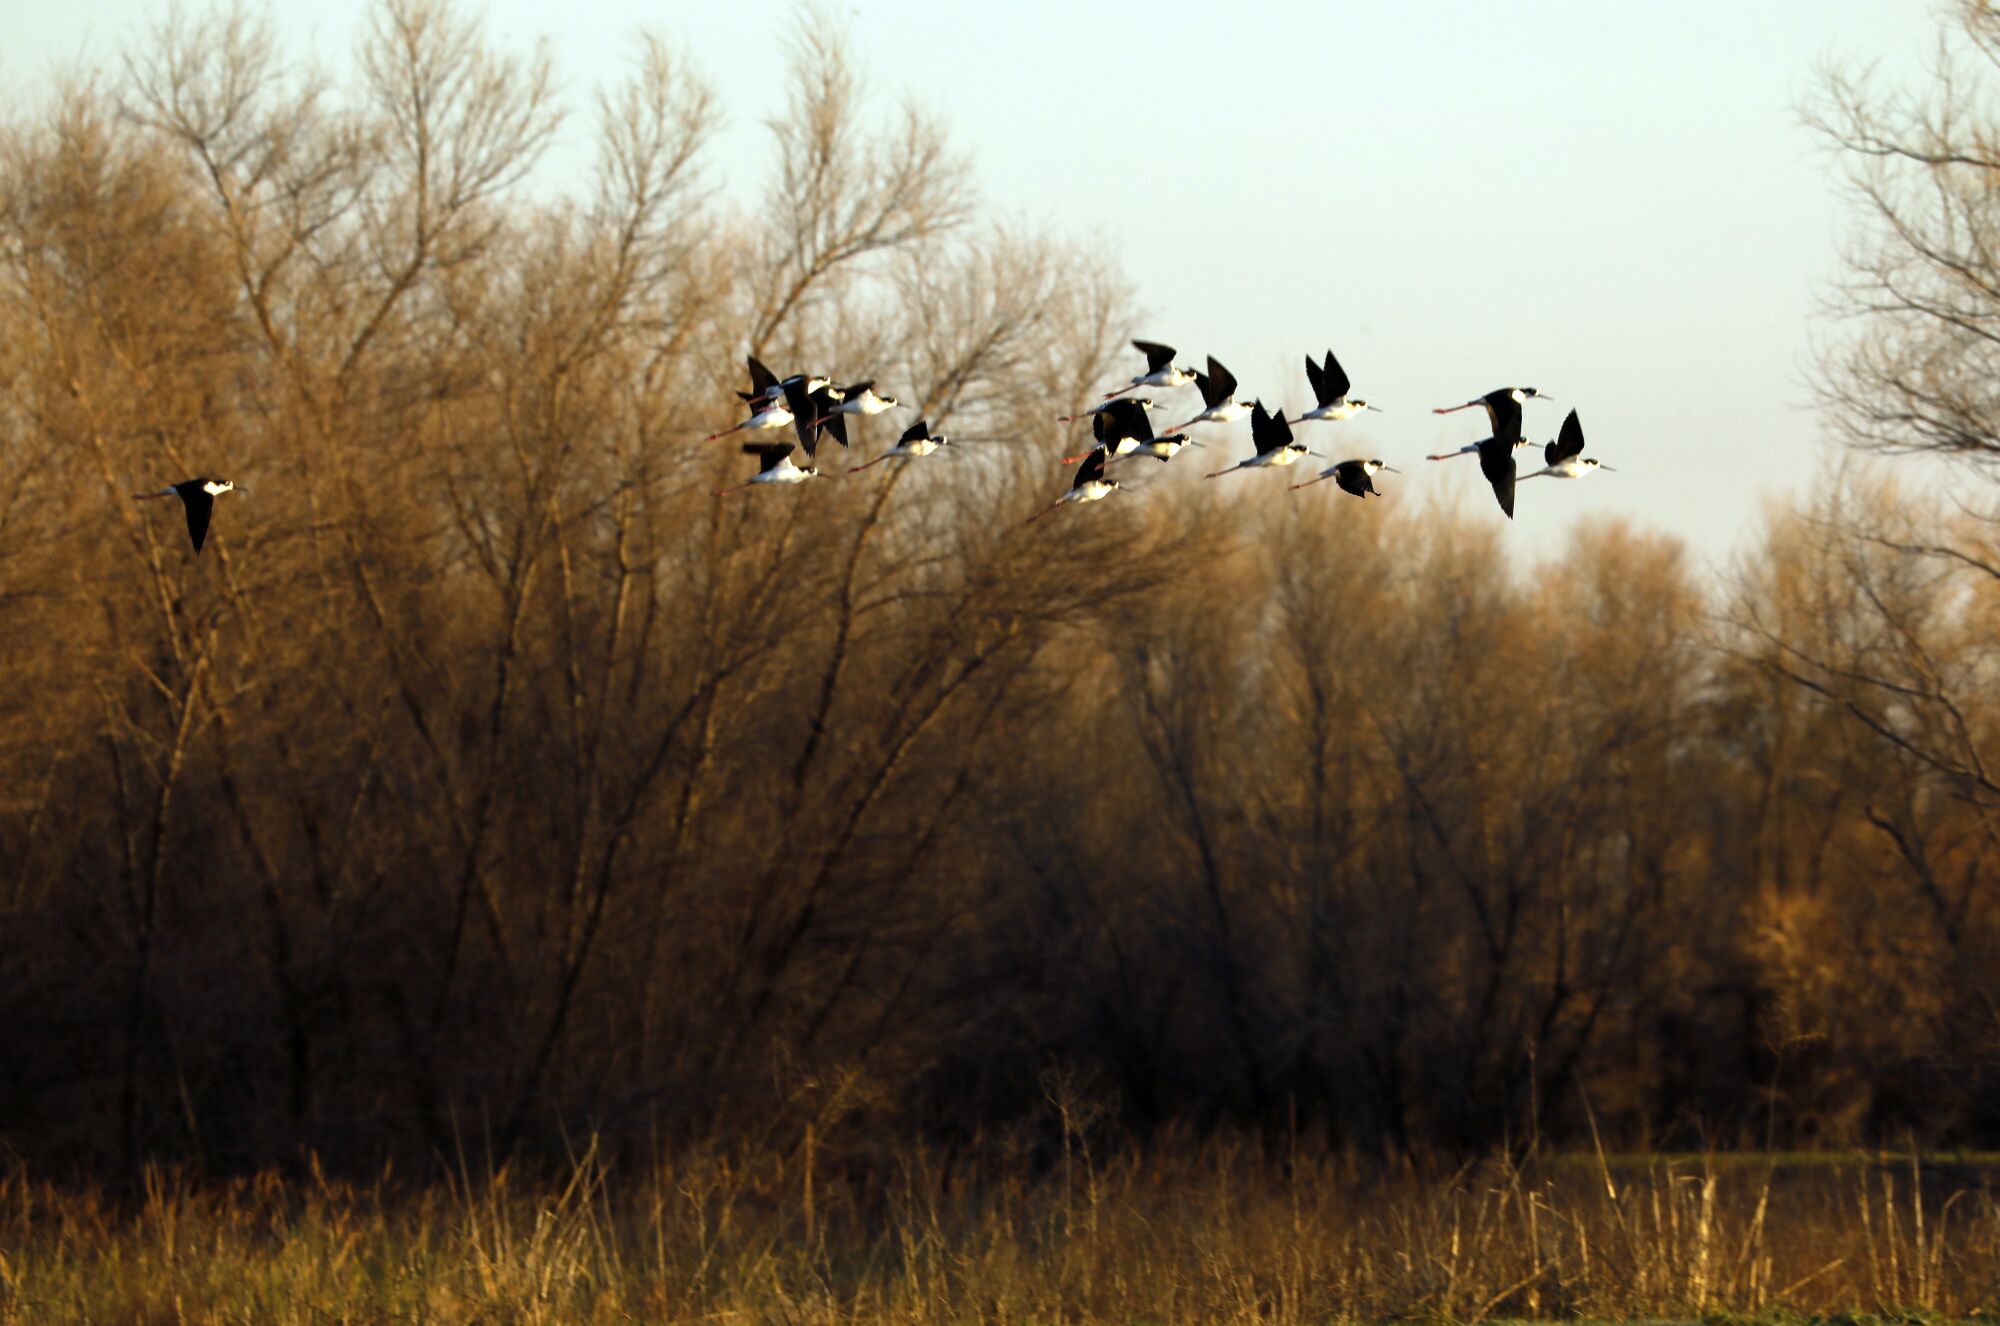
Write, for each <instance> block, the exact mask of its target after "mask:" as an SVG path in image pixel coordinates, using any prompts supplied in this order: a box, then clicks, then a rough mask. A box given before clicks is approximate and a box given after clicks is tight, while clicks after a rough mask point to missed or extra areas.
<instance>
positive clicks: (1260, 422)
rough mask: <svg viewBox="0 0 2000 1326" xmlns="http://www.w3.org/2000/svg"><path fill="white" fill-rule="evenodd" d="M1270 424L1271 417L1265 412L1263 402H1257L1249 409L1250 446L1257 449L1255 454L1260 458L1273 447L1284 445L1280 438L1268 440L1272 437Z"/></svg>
mask: <svg viewBox="0 0 2000 1326" xmlns="http://www.w3.org/2000/svg"><path fill="white" fill-rule="evenodd" d="M1271 423H1272V420H1271V415H1270V412H1269V411H1267V410H1265V408H1264V402H1262V401H1258V402H1257V403H1256V404H1254V405H1252V406H1251V407H1250V445H1252V446H1254V447H1255V448H1257V454H1258V455H1260V456H1261V455H1263V454H1264V453H1265V452H1267V451H1269V450H1271V449H1272V448H1273V447H1279V446H1283V445H1284V440H1283V439H1282V438H1281V439H1278V440H1277V441H1272V440H1270V439H1271V438H1272V436H1273V430H1272V427H1271Z"/></svg>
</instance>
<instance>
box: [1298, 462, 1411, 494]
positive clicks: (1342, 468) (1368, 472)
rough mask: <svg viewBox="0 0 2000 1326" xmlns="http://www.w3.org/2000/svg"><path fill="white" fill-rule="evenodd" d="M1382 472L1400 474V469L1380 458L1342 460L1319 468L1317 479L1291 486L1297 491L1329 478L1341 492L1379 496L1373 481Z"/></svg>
mask: <svg viewBox="0 0 2000 1326" xmlns="http://www.w3.org/2000/svg"><path fill="white" fill-rule="evenodd" d="M1384 473H1386V474H1401V473H1402V471H1401V470H1399V469H1397V468H1396V467H1395V466H1393V465H1391V464H1389V463H1388V462H1387V461H1382V460H1344V461H1341V462H1340V463H1339V464H1338V465H1329V466H1327V467H1326V468H1325V469H1323V470H1321V471H1320V472H1319V477H1318V478H1317V479H1307V480H1306V481H1305V482H1304V483H1295V484H1293V485H1292V488H1293V490H1294V491H1297V490H1298V489H1300V488H1310V487H1312V486H1313V485H1314V484H1316V483H1324V482H1325V481H1326V480H1328V479H1331V480H1333V482H1334V484H1335V486H1336V487H1338V488H1339V489H1340V490H1341V491H1342V492H1344V493H1353V494H1354V495H1355V496H1356V497H1359V498H1362V499H1364V500H1365V499H1367V498H1370V497H1380V496H1381V495H1382V494H1380V493H1378V492H1376V491H1375V482H1374V481H1375V476H1376V475H1377V474H1384Z"/></svg>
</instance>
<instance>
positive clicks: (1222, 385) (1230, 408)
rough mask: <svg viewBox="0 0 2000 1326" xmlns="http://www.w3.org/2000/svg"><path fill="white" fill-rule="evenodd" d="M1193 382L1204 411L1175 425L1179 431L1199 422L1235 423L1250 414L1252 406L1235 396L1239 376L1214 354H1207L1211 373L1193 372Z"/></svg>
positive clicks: (1175, 428)
mask: <svg viewBox="0 0 2000 1326" xmlns="http://www.w3.org/2000/svg"><path fill="white" fill-rule="evenodd" d="M1194 385H1195V390H1197V391H1199V392H1200V393H1201V403H1202V407H1203V408H1202V412H1201V413H1200V414H1198V415H1196V416H1195V417H1194V418H1192V419H1190V420H1188V421H1187V422H1186V423H1184V424H1175V425H1174V430H1175V431H1176V432H1178V431H1180V430H1181V429H1183V428H1193V427H1194V426H1195V425H1196V424H1233V423H1235V422H1236V421H1237V420H1238V419H1241V418H1242V417H1243V416H1244V415H1246V414H1248V413H1250V407H1249V406H1247V405H1245V404H1244V403H1243V402H1242V401H1239V400H1237V399H1236V375H1235V374H1234V373H1231V372H1230V371H1229V370H1228V369H1226V368H1224V367H1223V366H1222V365H1221V364H1219V363H1217V362H1216V360H1215V356H1214V355H1210V356H1209V357H1208V372H1206V373H1200V372H1198V373H1196V374H1195V375H1194Z"/></svg>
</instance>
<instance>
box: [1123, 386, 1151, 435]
mask: <svg viewBox="0 0 2000 1326" xmlns="http://www.w3.org/2000/svg"><path fill="white" fill-rule="evenodd" d="M1119 404H1121V405H1128V404H1129V406H1130V408H1129V409H1126V410H1125V411H1123V412H1122V417H1121V418H1120V419H1119V420H1118V427H1119V429H1120V436H1123V437H1129V438H1132V439H1134V440H1136V441H1139V442H1150V441H1152V440H1153V416H1152V415H1151V414H1149V413H1147V411H1146V407H1145V406H1143V405H1141V404H1139V402H1137V401H1135V400H1133V399H1132V398H1131V397H1129V396H1128V397H1126V398H1125V399H1124V400H1122V401H1120V402H1119Z"/></svg>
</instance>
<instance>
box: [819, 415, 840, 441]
mask: <svg viewBox="0 0 2000 1326" xmlns="http://www.w3.org/2000/svg"><path fill="white" fill-rule="evenodd" d="M817 427H818V428H819V430H820V431H821V432H822V433H825V434H827V435H828V436H829V437H831V438H832V439H833V440H834V441H836V442H838V443H840V445H841V446H843V447H844V446H846V445H847V416H846V415H844V414H831V413H829V414H823V415H821V416H820V417H819V423H818V425H817Z"/></svg>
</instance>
